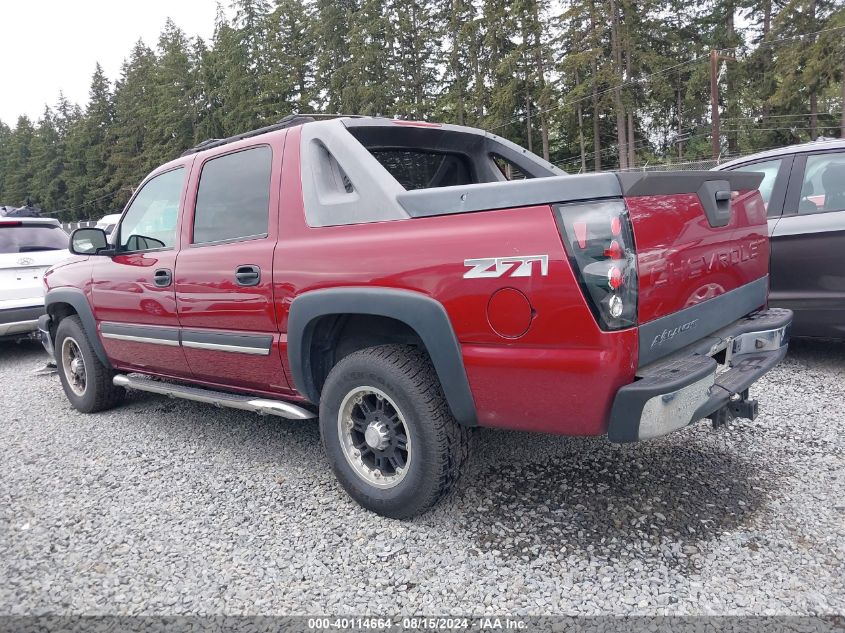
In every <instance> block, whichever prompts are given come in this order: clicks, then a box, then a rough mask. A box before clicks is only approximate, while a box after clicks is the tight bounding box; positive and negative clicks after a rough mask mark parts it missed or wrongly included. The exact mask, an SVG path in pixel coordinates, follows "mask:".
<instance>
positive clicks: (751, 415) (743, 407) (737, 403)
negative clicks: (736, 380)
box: [707, 389, 758, 429]
mask: <svg viewBox="0 0 845 633" xmlns="http://www.w3.org/2000/svg"><path fill="white" fill-rule="evenodd" d="M757 414H758V407H757V401H756V400H750V399H749V398H748V389H746V390H745V391H743V392H742V393H735V394H733V395H732V396H731V399H730V401H729V402H728V403H727V404H726V405H725V406H723V407H722V408H721V409H717V410H716V411H714V412H713V413H711V414H710V415H708V416H707V417H708V418H710V420H711V421H712V422H713V428H714V429H718V428H719V427H720V426H724V425H725V424H728V423H729V422H731V421H732V420H734V419H736V418H747V419H748V420H753V419H755V418H756V417H757Z"/></svg>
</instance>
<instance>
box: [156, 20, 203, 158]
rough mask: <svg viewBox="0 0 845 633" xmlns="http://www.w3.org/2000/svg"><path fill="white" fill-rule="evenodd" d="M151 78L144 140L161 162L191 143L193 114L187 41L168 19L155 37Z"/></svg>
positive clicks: (194, 113)
mask: <svg viewBox="0 0 845 633" xmlns="http://www.w3.org/2000/svg"><path fill="white" fill-rule="evenodd" d="M152 81H153V92H152V94H151V96H150V98H149V100H150V101H151V102H152V105H153V108H152V113H153V126H152V129H151V130H150V134H149V136H148V139H147V142H148V144H149V146H150V155H151V157H152V159H153V160H154V162H158V163H165V162H167V161H169V160H172V159H174V158H176V157H177V156H179V154H181V153H182V152H184V151H185V150H186V149H188V148H189V147H192V146H193V144H194V129H193V125H194V120H195V117H196V109H195V107H194V104H193V102H192V99H193V93H194V87H193V81H194V69H193V67H192V64H191V58H190V43H189V42H188V38H187V37H186V36H185V33H184V32H183V31H182V29H180V28H178V27H177V26H176V25H175V24H174V23H173V21H172V20H170V19H168V20H167V22H166V24H165V25H164V30H163V31H162V33H161V36H160V37H159V41H158V55H157V63H156V67H155V71H154V72H153V76H152Z"/></svg>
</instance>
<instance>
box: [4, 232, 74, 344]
mask: <svg viewBox="0 0 845 633" xmlns="http://www.w3.org/2000/svg"><path fill="white" fill-rule="evenodd" d="M69 256H70V252H69V251H68V235H67V233H65V232H64V230H62V227H61V225H60V224H59V222H58V221H57V220H53V219H49V218H8V217H0V339H20V338H26V337H27V336H29V335H30V334H32V333H33V332H35V331H37V329H38V328H37V325H38V317H40V316H41V315H42V314H44V285H43V283H42V281H41V279H42V277H43V276H44V272H45V271H46V270H47V269H48V268H49V267H50V266H52V265H53V264H56V263H58V262H60V261H62V260H63V259H67V258H68V257H69Z"/></svg>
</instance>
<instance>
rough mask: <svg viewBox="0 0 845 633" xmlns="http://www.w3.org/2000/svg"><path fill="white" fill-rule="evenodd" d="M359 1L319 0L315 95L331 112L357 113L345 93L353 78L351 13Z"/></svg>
mask: <svg viewBox="0 0 845 633" xmlns="http://www.w3.org/2000/svg"><path fill="white" fill-rule="evenodd" d="M358 5H359V0H316V4H315V11H314V27H313V33H314V41H316V42H319V43H320V46H319V47H318V49H317V55H316V59H315V64H316V79H315V94H317V95H318V100H319V102H320V103H321V105H322V108H323V109H324V110H325V111H326V112H329V113H333V114H337V113H343V114H355V113H356V112H355V109H354V107H355V104H353V103H348V102H347V100H346V98H347V97H348V96H349V95H348V94H346V95H345V94H344V91H345V89H346V87H347V85H348V84H349V83H350V81H352V77H351V76H350V74H349V73H350V72H351V71H352V68H351V67H350V63H351V61H350V60H351V53H350V50H349V41H350V30H351V21H352V14H353V13H354V12H356V11H357V10H358Z"/></svg>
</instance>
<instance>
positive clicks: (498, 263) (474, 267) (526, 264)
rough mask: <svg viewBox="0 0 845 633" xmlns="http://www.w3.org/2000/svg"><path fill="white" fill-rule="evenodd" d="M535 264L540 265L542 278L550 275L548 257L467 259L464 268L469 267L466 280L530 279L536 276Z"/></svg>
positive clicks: (465, 274) (465, 275) (465, 276)
mask: <svg viewBox="0 0 845 633" xmlns="http://www.w3.org/2000/svg"><path fill="white" fill-rule="evenodd" d="M535 263H539V264H540V276H541V277H545V276H546V275H548V274H549V256H548V255H527V256H521V257H481V258H479V259H465V260H464V266H467V267H469V268H470V269H471V270H468V271H467V272H465V273H464V279H483V278H485V277H506V276H507V277H530V276H531V275H533V274H534V269H535V268H536V266H534V264H535Z"/></svg>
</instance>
